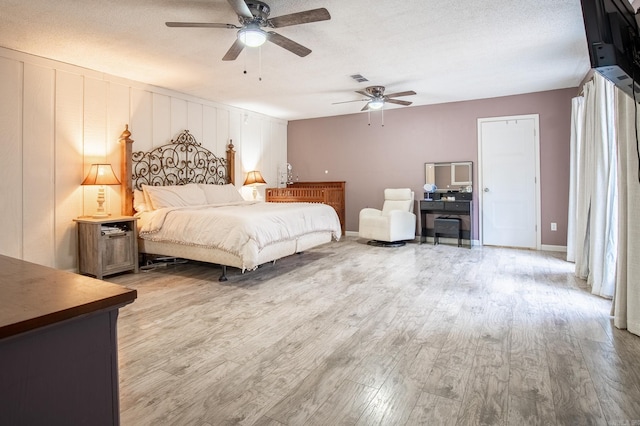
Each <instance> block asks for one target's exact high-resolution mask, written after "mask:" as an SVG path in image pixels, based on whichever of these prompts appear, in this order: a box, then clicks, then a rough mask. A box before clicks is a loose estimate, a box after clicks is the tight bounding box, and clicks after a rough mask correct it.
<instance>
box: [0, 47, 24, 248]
mask: <svg viewBox="0 0 640 426" xmlns="http://www.w3.org/2000/svg"><path fill="white" fill-rule="evenodd" d="M22 70H23V63H22V62H19V61H14V60H10V59H4V58H2V57H0V134H2V139H0V195H1V196H2V202H1V203H0V223H2V228H3V229H2V232H0V254H3V255H6V256H11V257H17V258H22V149H23V146H22V86H23V84H22V76H23V71H22Z"/></svg>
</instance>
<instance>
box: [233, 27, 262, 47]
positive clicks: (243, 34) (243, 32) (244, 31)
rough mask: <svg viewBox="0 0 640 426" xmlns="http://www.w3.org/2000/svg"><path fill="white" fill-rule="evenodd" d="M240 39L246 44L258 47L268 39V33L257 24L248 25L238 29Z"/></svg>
mask: <svg viewBox="0 0 640 426" xmlns="http://www.w3.org/2000/svg"><path fill="white" fill-rule="evenodd" d="M238 40H240V41H241V42H242V43H243V44H244V45H245V46H249V47H258V46H262V45H263V44H264V42H265V41H267V33H265V32H264V31H263V30H261V29H260V28H258V27H257V26H246V27H244V28H241V29H240V31H238Z"/></svg>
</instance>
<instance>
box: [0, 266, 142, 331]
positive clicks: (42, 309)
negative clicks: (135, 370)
mask: <svg viewBox="0 0 640 426" xmlns="http://www.w3.org/2000/svg"><path fill="white" fill-rule="evenodd" d="M136 297H137V292H136V290H131V289H128V288H126V287H122V286H120V285H117V284H111V283H108V282H105V281H100V280H96V279H94V278H90V277H86V276H83V275H78V274H74V273H71V272H66V271H61V270H58V269H53V268H49V267H46V266H41V265H36V264H35V263H30V262H25V261H23V260H19V259H14V258H11V257H7V256H2V255H0V339H3V338H6V337H10V336H14V335H16V334H20V333H24V332H27V331H31V330H34V329H37V328H40V327H44V326H47V325H51V324H55V323H57V322H60V321H64V320H67V319H71V318H74V317H77V316H81V315H86V314H90V313H92V312H96V311H101V310H104V309H117V308H119V307H121V306H124V305H127V304H129V303H131V302H133V301H134V300H135V299H136Z"/></svg>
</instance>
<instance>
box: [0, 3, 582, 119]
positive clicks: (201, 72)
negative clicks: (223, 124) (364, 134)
mask: <svg viewBox="0 0 640 426" xmlns="http://www.w3.org/2000/svg"><path fill="white" fill-rule="evenodd" d="M266 3H268V4H269V5H270V7H271V17H277V16H280V15H284V14H289V13H293V12H300V11H304V10H308V9H314V8H318V7H325V8H327V9H328V10H329V13H330V14H331V20H329V21H323V22H315V23H310V24H303V25H297V26H292V27H286V28H281V29H277V30H275V31H276V32H278V33H279V34H281V35H283V36H286V37H288V38H290V39H292V40H294V41H296V42H298V43H300V44H302V45H304V46H306V47H308V48H310V49H311V50H312V51H313V52H312V53H311V54H310V55H309V56H307V57H305V58H300V57H298V56H296V55H294V54H292V53H290V52H288V51H286V50H284V49H282V48H280V47H278V46H276V45H274V44H271V43H267V44H265V45H264V46H263V47H262V48H254V49H245V50H244V52H243V53H242V54H241V55H240V57H239V58H238V59H237V60H236V61H232V62H223V61H222V60H221V58H222V57H223V56H224V54H225V52H226V51H227V49H228V48H229V47H230V46H231V44H232V43H233V42H234V40H235V36H236V33H235V30H229V29H213V28H168V27H166V26H165V25H164V22H165V21H195V22H220V23H232V24H237V23H238V20H237V17H236V15H235V13H234V12H233V10H232V8H231V7H230V6H229V4H228V2H227V1H226V0H102V1H95V0H93V1H81V0H56V1H51V0H0V11H1V12H0V46H2V47H6V48H9V49H14V50H18V51H22V52H26V53H30V54H34V55H38V56H43V57H47V58H52V59H55V60H58V61H62V62H67V63H70V64H74V65H79V66H82V67H86V68H90V69H93V70H97V71H101V72H105V73H108V74H112V75H116V76H120V77H124V78H127V79H131V80H137V81H141V82H144V83H149V84H153V85H156V86H160V87H164V88H168V89H172V90H176V91H179V92H183V93H187V94H191V95H194V96H197V97H200V98H204V99H208V100H211V101H215V102H219V103H223V104H227V105H232V106H235V107H239V108H244V109H248V110H251V111H255V112H259V113H263V114H267V115H270V116H273V117H278V118H282V119H287V120H293V119H301V118H311V117H322V116H332V115H342V114H350V113H356V112H358V111H360V109H361V108H362V107H363V106H364V102H353V103H344V104H339V105H333V103H334V102H341V101H348V100H357V99H361V98H362V96H361V95H358V94H356V93H354V90H363V89H364V88H365V87H366V86H368V85H383V86H386V88H387V90H386V92H387V93H391V92H400V91H406V90H414V91H416V92H417V95H415V96H409V97H405V98H402V99H403V100H408V101H413V105H414V106H415V105H427V104H436V103H443V102H454V101H463V100H470V99H480V98H490V97H496V96H505V95H513V94H519V93H528V92H537V91H544V90H552V89H559V88H566V87H575V86H577V85H578V84H579V83H580V82H581V80H582V79H583V77H584V76H585V74H586V73H587V71H588V70H589V56H588V51H587V43H586V37H585V32H584V27H583V23H582V12H581V9H580V0H520V1H514V0H465V1H462V0H449V1H441V0H420V1H418V0H404V1H399V0H384V1H382V0H376V1H364V0H349V1H345V0H304V1H302V0H267V1H266ZM245 70H246V74H245V73H244V71H245ZM356 73H360V74H362V75H364V76H365V77H366V78H368V79H369V82H365V83H358V82H356V81H354V80H353V79H351V78H350V75H352V74H356ZM260 76H261V77H262V80H261V81H260V80H259V77H260ZM385 108H407V107H401V106H395V105H389V104H387V106H385Z"/></svg>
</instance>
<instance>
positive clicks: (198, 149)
mask: <svg viewBox="0 0 640 426" xmlns="http://www.w3.org/2000/svg"><path fill="white" fill-rule="evenodd" d="M120 141H121V143H122V156H123V160H122V162H123V167H122V173H121V182H122V186H121V192H122V214H124V215H133V214H134V213H135V211H134V208H133V189H134V188H135V189H142V185H143V184H144V185H183V184H187V183H209V184H226V183H232V184H233V183H234V178H233V177H234V175H235V150H234V146H233V143H232V141H230V142H229V145H228V147H227V150H226V159H223V158H220V157H217V156H216V155H215V154H213V153H212V152H211V151H209V150H207V149H206V148H204V147H202V146H201V144H200V143H198V142H197V141H196V140H195V138H194V137H193V135H191V134H190V133H189V131H188V130H185V131H184V132H182V133H180V134H179V135H178V137H177V138H176V139H175V140H172V141H171V142H170V143H168V144H165V145H162V146H159V147H157V148H154V149H152V150H151V151H149V152H143V151H139V152H132V144H133V139H131V132H129V127H128V125H127V127H126V129H125V131H124V132H123V133H122V135H121V137H120ZM331 240H332V235H331V233H330V232H327V233H313V234H308V235H305V236H302V237H301V238H298V239H297V240H293V241H283V242H280V243H277V244H272V245H271V246H269V247H266V248H265V249H264V250H263V251H262V252H261V253H260V256H259V259H258V263H259V264H264V263H267V262H275V261H276V260H277V259H280V258H282V257H285V256H289V255H292V254H295V253H300V252H303V251H305V250H308V249H310V248H313V247H315V246H318V245H321V244H325V243H328V242H330V241H331ZM138 251H139V252H140V253H142V254H143V255H144V254H154V255H162V256H168V257H179V258H184V259H190V260H197V261H202V262H208V263H214V264H219V265H220V266H221V267H222V275H221V276H220V278H219V281H227V266H232V267H236V268H240V269H242V268H243V264H242V259H241V258H240V257H238V256H236V255H234V254H231V253H228V252H225V251H223V250H219V249H213V248H206V249H205V248H201V247H195V246H187V245H181V244H173V243H166V242H157V241H149V240H145V239H142V238H139V239H138Z"/></svg>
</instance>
